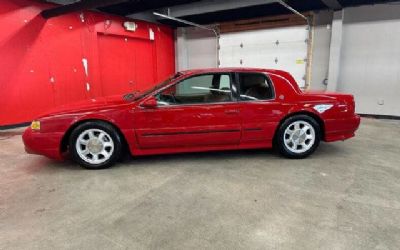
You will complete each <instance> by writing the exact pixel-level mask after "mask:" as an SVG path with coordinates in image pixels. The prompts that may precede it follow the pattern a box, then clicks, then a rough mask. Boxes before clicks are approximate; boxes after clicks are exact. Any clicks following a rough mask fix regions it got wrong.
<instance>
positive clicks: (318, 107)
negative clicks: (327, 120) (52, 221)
mask: <svg viewBox="0 0 400 250" xmlns="http://www.w3.org/2000/svg"><path fill="white" fill-rule="evenodd" d="M332 107H333V105H332V104H318V105H315V106H314V109H315V110H316V111H317V112H318V113H320V114H322V113H324V112H325V111H327V110H329V109H330V108H332Z"/></svg>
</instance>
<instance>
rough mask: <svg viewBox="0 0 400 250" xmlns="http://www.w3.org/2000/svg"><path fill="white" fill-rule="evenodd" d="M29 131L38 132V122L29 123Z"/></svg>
mask: <svg viewBox="0 0 400 250" xmlns="http://www.w3.org/2000/svg"><path fill="white" fill-rule="evenodd" d="M31 129H32V130H36V131H39V130H40V121H33V122H32V123H31Z"/></svg>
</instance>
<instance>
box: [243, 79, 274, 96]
mask: <svg viewBox="0 0 400 250" xmlns="http://www.w3.org/2000/svg"><path fill="white" fill-rule="evenodd" d="M239 80H240V99H241V100H245V101H248V100H269V99H272V98H273V97H274V91H273V88H272V85H271V83H270V81H269V80H268V78H267V76H265V75H264V74H261V73H258V74H256V73H240V74H239Z"/></svg>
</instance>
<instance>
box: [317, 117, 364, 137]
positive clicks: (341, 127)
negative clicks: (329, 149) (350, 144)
mask: <svg viewBox="0 0 400 250" xmlns="http://www.w3.org/2000/svg"><path fill="white" fill-rule="evenodd" d="M359 126H360V116H359V115H354V116H352V117H348V118H341V119H329V120H325V138H324V140H325V141H326V142H333V141H343V140H346V139H349V138H351V137H354V135H355V132H356V130H357V129H358V127H359Z"/></svg>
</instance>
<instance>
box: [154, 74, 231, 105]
mask: <svg viewBox="0 0 400 250" xmlns="http://www.w3.org/2000/svg"><path fill="white" fill-rule="evenodd" d="M156 99H157V102H158V105H159V106H166V105H179V104H201V103H218V102H228V101H231V100H232V94H231V77H230V75H229V74H207V75H200V76H194V77H190V78H188V79H185V80H183V81H181V82H179V83H178V84H176V85H174V86H171V87H170V88H167V89H165V90H163V91H162V92H160V93H159V94H157V95H156Z"/></svg>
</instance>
